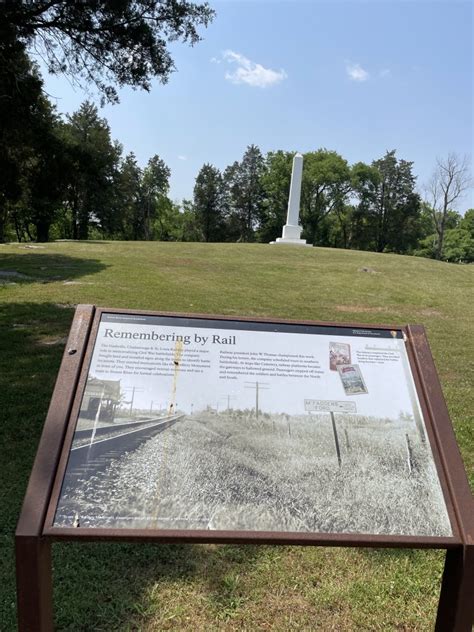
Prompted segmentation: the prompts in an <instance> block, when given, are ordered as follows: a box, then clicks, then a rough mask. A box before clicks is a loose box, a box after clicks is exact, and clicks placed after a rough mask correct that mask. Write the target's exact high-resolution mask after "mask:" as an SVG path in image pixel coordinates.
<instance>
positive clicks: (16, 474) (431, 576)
mask: <svg viewBox="0 0 474 632" xmlns="http://www.w3.org/2000/svg"><path fill="white" fill-rule="evenodd" d="M473 286H474V267H473V266H472V265H471V266H457V265H453V264H447V263H440V262H436V261H430V260H426V259H420V258H415V257H402V256H397V255H386V254H376V253H365V252H354V251H344V250H332V249H324V248H302V249H298V248H291V247H275V246H268V245H257V244H255V245H254V244H249V245H246V244H198V243H192V244H181V243H157V242H149V243H144V242H140V243H133V242H126V243H124V242H78V243H70V242H57V243H52V244H44V245H39V244H38V245H33V244H31V245H29V244H28V245H25V244H13V245H6V246H5V245H0V318H1V321H0V341H1V342H0V348H1V354H0V397H1V405H0V415H1V421H0V437H1V440H0V450H1V455H0V456H1V461H0V462H1V466H2V468H1V471H2V479H3V480H2V484H1V487H0V493H1V495H2V498H1V508H2V509H1V513H0V525H1V526H0V536H1V540H0V542H1V550H0V565H1V568H0V586H1V588H0V591H1V601H0V630H2V631H10V630H14V629H15V626H16V605H15V571H14V557H13V534H14V529H15V524H16V521H17V518H18V514H19V510H20V507H21V502H22V499H23V494H24V491H25V488H26V484H27V480H28V476H29V472H30V468H31V465H32V461H33V458H34V454H35V451H36V447H37V443H38V439H39V436H40V433H41V428H42V425H43V422H44V418H45V415H46V411H47V407H48V404H49V399H50V397H51V393H52V390H53V386H54V382H55V378H56V375H57V371H58V368H59V364H60V360H61V355H62V352H63V349H64V344H65V339H66V336H67V333H68V330H69V326H70V323H71V320H72V317H73V306H74V305H75V304H77V303H94V304H96V305H100V306H108V307H124V308H140V309H150V310H163V311H179V312H194V313H212V314H225V315H242V316H272V317H281V318H291V319H313V320H329V321H338V322H341V323H343V322H359V323H366V324H370V323H387V324H406V323H422V324H424V325H425V327H426V329H427V333H428V338H429V342H430V345H431V348H432V351H433V355H434V357H435V361H436V365H437V367H438V373H439V376H440V379H441V382H442V386H443V391H444V394H445V397H446V400H447V403H448V407H449V411H450V414H451V419H452V421H453V424H454V427H455V431H456V436H457V439H458V442H459V446H460V449H461V453H462V456H463V459H464V463H465V466H466V470H467V471H468V473H470V475H471V482H472V483H474V481H473V480H472V473H473V469H474V468H473V462H474V447H473V444H474V441H473V434H474V432H473V408H474V401H473V399H474V398H473V393H472V388H471V387H472V383H473V374H474V318H473V304H474V298H473V294H474V293H473ZM443 558H444V554H443V553H442V552H438V551H413V550H412V551H410V550H407V551H395V550H366V549H360V550H356V549H337V548H335V549H331V548H317V547H308V548H299V547H269V546H263V547H257V546H215V545H199V546H198V545H167V546H164V545H150V544H148V545H141V544H84V545H76V544H74V545H72V544H61V545H59V544H57V545H55V546H54V567H55V568H54V580H55V581H54V585H55V613H56V626H57V629H58V630H70V631H71V632H72V631H74V632H77V631H82V630H83V631H91V630H104V631H109V630H143V631H151V630H187V629H189V630H206V631H207V630H249V631H250V630H279V631H280V630H323V631H325V630H337V631H346V630H347V631H348V630H384V631H385V630H404V631H409V630H410V631H411V630H431V629H432V628H433V623H434V618H435V613H436V605H437V598H438V593H439V587H440V577H441V572H442V567H443Z"/></svg>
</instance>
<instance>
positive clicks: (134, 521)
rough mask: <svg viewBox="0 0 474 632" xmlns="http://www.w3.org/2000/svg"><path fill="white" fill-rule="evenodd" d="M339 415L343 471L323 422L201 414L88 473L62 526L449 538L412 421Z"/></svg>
mask: <svg viewBox="0 0 474 632" xmlns="http://www.w3.org/2000/svg"><path fill="white" fill-rule="evenodd" d="M336 417H337V426H338V434H339V436H340V442H341V461H342V462H341V467H339V465H338V460H337V456H336V453H335V447H334V436H333V432H332V427H331V422H330V420H329V419H330V418H329V415H327V414H326V415H313V416H311V417H309V416H308V415H305V416H288V415H267V416H266V417H263V416H260V417H259V419H255V418H254V417H252V416H246V415H243V414H238V413H237V412H234V411H229V412H228V413H227V412H222V413H219V414H215V413H210V412H207V413H206V412H205V411H203V412H199V411H198V412H197V413H196V414H194V415H193V416H188V417H184V418H181V419H180V420H179V423H177V424H175V425H173V426H170V427H169V428H167V429H166V430H165V431H164V432H162V433H160V434H158V435H156V436H155V437H153V438H152V439H150V440H149V441H147V442H145V443H144V444H143V445H141V446H140V447H139V448H137V449H136V450H134V451H130V452H128V453H125V454H124V456H123V457H122V458H116V457H114V458H113V459H111V461H110V466H109V467H108V468H107V470H102V471H97V470H95V469H91V470H89V471H88V472H87V473H86V471H85V470H83V471H84V474H83V475H82V477H81V478H82V479H83V480H81V481H79V482H78V483H77V484H75V485H74V486H73V487H72V489H71V491H70V492H69V493H65V496H66V497H67V500H66V498H64V499H63V500H62V501H61V502H60V509H59V510H58V512H59V513H63V514H64V515H65V516H68V519H66V520H64V521H61V520H59V521H58V522H57V524H58V525H59V526H60V525H63V524H64V525H65V526H72V524H73V523H74V521H75V520H76V519H77V520H78V521H79V522H80V524H81V526H83V527H94V526H95V527H113V528H115V527H122V528H127V527H128V528H136V529H140V528H149V527H155V528H159V529H217V530H219V529H221V530H237V529H242V530H251V529H254V530H258V531H293V532H295V531H297V532H311V531H312V532H316V533H318V532H322V533H344V532H345V533H374V534H391V535H395V534H404V535H431V536H445V535H451V530H450V527H449V520H448V516H447V513H446V510H445V508H444V502H443V499H442V492H441V489H440V487H439V485H437V483H436V474H435V471H434V463H433V460H432V456H431V452H430V450H429V448H427V446H426V444H424V443H423V442H422V441H421V439H420V437H419V434H418V432H417V430H416V428H415V427H414V422H413V420H412V421H404V422H403V421H397V420H389V419H387V420H381V419H377V418H371V417H365V416H363V415H336ZM407 437H408V441H409V442H410V446H411V448H410V449H411V456H410V459H409V460H408V458H407V443H406V442H407ZM408 461H409V462H408ZM65 486H66V484H65ZM66 487H67V486H66ZM63 495H64V492H63Z"/></svg>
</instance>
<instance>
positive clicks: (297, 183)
mask: <svg viewBox="0 0 474 632" xmlns="http://www.w3.org/2000/svg"><path fill="white" fill-rule="evenodd" d="M302 178H303V156H302V155H301V154H300V153H298V154H296V155H295V157H294V158H293V169H292V171H291V183H290V197H289V200H288V215H287V218H286V224H285V225H284V226H283V233H282V236H281V237H278V239H277V240H276V241H271V242H270V243H271V244H290V245H292V246H311V244H307V243H306V241H305V240H304V239H300V237H301V231H302V230H303V229H302V228H301V226H299V224H298V221H299V217H300V198H301V180H302Z"/></svg>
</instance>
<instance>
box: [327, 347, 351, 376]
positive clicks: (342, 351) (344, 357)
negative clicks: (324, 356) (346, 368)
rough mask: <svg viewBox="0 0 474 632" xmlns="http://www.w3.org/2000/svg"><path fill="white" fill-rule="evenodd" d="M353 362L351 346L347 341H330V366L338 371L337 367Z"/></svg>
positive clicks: (332, 369)
mask: <svg viewBox="0 0 474 632" xmlns="http://www.w3.org/2000/svg"><path fill="white" fill-rule="evenodd" d="M350 363H351V346H350V345H349V344H346V343H345V342H330V343H329V368H330V369H331V371H337V367H338V366H340V365H344V364H350Z"/></svg>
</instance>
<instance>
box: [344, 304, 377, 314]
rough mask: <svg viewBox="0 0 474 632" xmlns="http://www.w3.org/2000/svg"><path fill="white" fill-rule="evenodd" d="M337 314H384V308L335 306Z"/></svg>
mask: <svg viewBox="0 0 474 632" xmlns="http://www.w3.org/2000/svg"><path fill="white" fill-rule="evenodd" d="M335 309H336V310H337V311H338V312H353V313H355V314H375V313H378V312H386V311H387V308H386V307H369V306H367V305H335Z"/></svg>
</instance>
